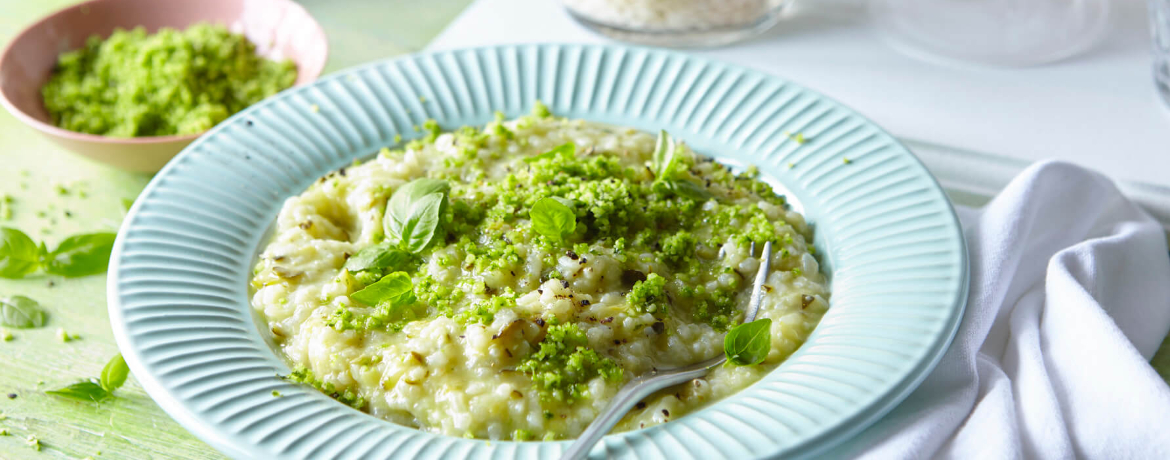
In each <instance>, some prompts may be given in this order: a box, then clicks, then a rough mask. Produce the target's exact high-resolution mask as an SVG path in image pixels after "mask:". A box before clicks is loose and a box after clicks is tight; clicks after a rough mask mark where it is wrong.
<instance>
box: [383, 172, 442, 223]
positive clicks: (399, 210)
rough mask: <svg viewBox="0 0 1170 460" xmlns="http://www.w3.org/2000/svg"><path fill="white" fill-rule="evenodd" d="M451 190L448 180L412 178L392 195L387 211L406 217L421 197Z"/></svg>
mask: <svg viewBox="0 0 1170 460" xmlns="http://www.w3.org/2000/svg"><path fill="white" fill-rule="evenodd" d="M449 190H451V186H450V185H449V184H447V181H443V180H439V179H431V178H428V177H424V178H421V179H415V180H412V181H410V182H407V183H405V184H403V185H402V187H399V188H398V190H395V191H394V193H393V194H392V195H390V203H389V204H388V205H387V206H386V210H387V211H386V212H388V213H393V214H398V215H401V216H402V217H403V218H405V217H406V216H409V215H410V210H411V209H412V208H413V207H414V204H415V202H417V201H418V200H419V199H420V198H422V197H424V196H427V195H430V194H432V193H447V192H448V191H449ZM404 220H405V219H404Z"/></svg>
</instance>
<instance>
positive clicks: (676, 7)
mask: <svg viewBox="0 0 1170 460" xmlns="http://www.w3.org/2000/svg"><path fill="white" fill-rule="evenodd" d="M562 3H563V4H564V6H565V9H566V10H568V12H569V15H570V16H572V17H573V18H574V19H576V20H577V21H578V22H580V23H581V24H583V25H585V26H586V27H588V28H590V29H593V30H594V31H596V32H598V33H601V34H602V35H606V36H608V37H610V38H614V39H617V40H623V41H628V42H634V43H640V44H645V45H653V46H670V47H702V46H718V45H725V44H728V43H731V42H735V41H739V40H742V39H744V38H747V37H750V36H752V35H755V34H757V33H759V32H762V31H764V30H767V29H768V28H770V27H772V25H774V24H775V23H776V22H777V21H779V20H780V17H781V14H782V13H783V12H784V10H785V9H786V7H787V6H788V5H789V4H790V3H792V0H562Z"/></svg>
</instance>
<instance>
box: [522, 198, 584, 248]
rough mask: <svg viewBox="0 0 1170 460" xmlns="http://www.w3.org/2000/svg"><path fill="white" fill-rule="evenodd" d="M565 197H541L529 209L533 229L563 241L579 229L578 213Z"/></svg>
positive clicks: (555, 239)
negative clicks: (567, 202)
mask: <svg viewBox="0 0 1170 460" xmlns="http://www.w3.org/2000/svg"><path fill="white" fill-rule="evenodd" d="M565 201H568V200H565V199H564V198H551V197H549V198H541V199H540V200H539V201H537V202H536V204H534V205H532V209H531V210H529V211H528V218H529V219H531V220H532V229H533V230H535V231H536V233H539V234H541V235H544V236H545V237H547V238H551V239H552V240H554V241H557V242H563V241H565V239H566V238H568V237H569V235H572V234H573V232H575V231H577V215H576V213H574V212H573V208H571V207H570V206H569V205H568V204H566V203H565Z"/></svg>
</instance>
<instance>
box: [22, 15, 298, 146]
mask: <svg viewBox="0 0 1170 460" xmlns="http://www.w3.org/2000/svg"><path fill="white" fill-rule="evenodd" d="M296 72H297V71H296V66H295V65H294V64H293V63H292V62H291V61H288V60H285V61H281V62H275V61H270V60H267V59H264V58H262V57H260V56H258V55H257V54H256V47H255V45H253V44H252V43H251V42H249V41H248V40H247V39H246V38H244V36H243V35H239V34H233V33H231V32H228V30H227V29H226V28H225V27H223V26H218V25H210V24H196V25H193V26H191V27H189V28H187V29H186V30H183V31H179V30H175V29H170V28H162V29H160V30H159V31H158V33H155V34H149V35H148V34H147V33H146V30H145V29H143V28H141V27H138V28H135V29H133V30H129V31H127V30H121V29H118V30H115V31H114V33H113V35H111V36H110V37H109V38H108V39H105V40H102V39H101V38H99V37H97V36H94V37H90V38H89V40H88V41H87V42H86V44H85V46H84V47H83V48H81V49H79V50H76V51H71V52H67V53H64V54H62V55H61V56H60V58H59V59H58V62H57V68H56V69H55V70H54V72H53V76H52V77H51V78H50V80H49V82H48V83H47V84H46V85H45V86H44V88H42V89H41V93H42V96H43V97H44V102H45V108H47V109H48V111H49V114H50V115H51V116H52V118H53V122H54V123H55V124H56V125H57V126H59V127H62V128H65V129H69V130H72V131H79V132H83V133H90V134H100V135H105V136H111V137H139V136H166V135H175V134H194V133H198V132H202V131H205V130H207V129H208V128H211V127H212V126H214V125H215V124H217V123H219V122H220V121H223V120H224V119H225V118H227V117H229V116H231V115H232V114H234V113H236V112H238V111H240V110H241V109H243V108H245V107H247V106H249V105H251V104H254V103H256V102H257V101H260V100H261V99H264V98H265V97H268V96H271V95H272V94H275V93H277V92H279V91H280V90H282V89H285V88H288V87H290V86H292V84H293V82H294V81H295V80H296V76H297V73H296Z"/></svg>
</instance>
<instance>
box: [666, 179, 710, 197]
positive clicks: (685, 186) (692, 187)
mask: <svg viewBox="0 0 1170 460" xmlns="http://www.w3.org/2000/svg"><path fill="white" fill-rule="evenodd" d="M662 184H663V185H664V186H665V187H666V189H667V190H670V191H671V192H672V193H674V194H675V195H678V196H681V197H684V198H690V199H692V200H696V201H707V200H709V199H711V198H712V197H714V195H712V194H711V192H709V191H707V189H706V188H703V186H701V185H699V184H696V183H694V182H691V181H689V180H681V179H680V180H673V181H670V182H663V183H662Z"/></svg>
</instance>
